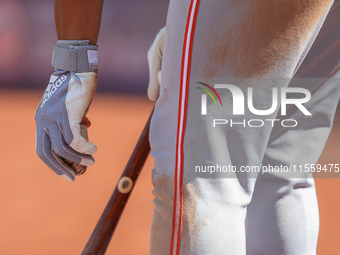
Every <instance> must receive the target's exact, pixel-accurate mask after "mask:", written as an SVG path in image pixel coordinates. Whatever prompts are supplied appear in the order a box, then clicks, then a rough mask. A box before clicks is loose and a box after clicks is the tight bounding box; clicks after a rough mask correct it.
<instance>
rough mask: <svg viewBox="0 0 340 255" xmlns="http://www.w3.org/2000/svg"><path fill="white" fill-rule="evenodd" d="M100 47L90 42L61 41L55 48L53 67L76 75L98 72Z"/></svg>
mask: <svg viewBox="0 0 340 255" xmlns="http://www.w3.org/2000/svg"><path fill="white" fill-rule="evenodd" d="M97 50H98V46H97V45H89V41H88V40H80V41H78V40H59V41H58V42H57V45H55V46H53V56H52V66H53V67H54V68H56V69H58V70H63V71H70V72H75V73H84V72H97V71H98V55H97Z"/></svg>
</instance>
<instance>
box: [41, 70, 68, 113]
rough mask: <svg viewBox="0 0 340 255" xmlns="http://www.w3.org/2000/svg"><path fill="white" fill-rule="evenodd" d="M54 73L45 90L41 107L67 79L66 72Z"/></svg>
mask: <svg viewBox="0 0 340 255" xmlns="http://www.w3.org/2000/svg"><path fill="white" fill-rule="evenodd" d="M58 77H59V76H55V75H52V76H51V78H50V82H49V83H48V86H47V88H46V90H45V93H44V96H43V99H42V100H41V104H40V108H42V107H43V106H44V105H45V103H46V102H47V101H48V99H50V97H51V96H52V95H53V94H54V93H55V92H56V91H57V89H58V88H59V87H60V86H61V85H62V84H63V83H64V81H66V80H67V76H66V75H65V74H64V75H62V76H60V78H59V79H58Z"/></svg>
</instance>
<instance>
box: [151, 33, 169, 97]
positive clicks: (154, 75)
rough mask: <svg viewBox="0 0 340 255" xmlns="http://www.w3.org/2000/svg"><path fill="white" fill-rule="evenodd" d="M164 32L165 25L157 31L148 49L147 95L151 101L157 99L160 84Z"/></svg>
mask: <svg viewBox="0 0 340 255" xmlns="http://www.w3.org/2000/svg"><path fill="white" fill-rule="evenodd" d="M164 34H165V27H164V28H162V29H161V30H160V31H159V32H158V34H157V35H156V38H155V40H154V41H153V43H152V45H151V48H150V49H149V51H148V63H149V71H150V77H149V86H148V97H149V99H150V100H152V101H156V100H157V98H158V95H159V89H160V84H161V67H162V57H163V46H164Z"/></svg>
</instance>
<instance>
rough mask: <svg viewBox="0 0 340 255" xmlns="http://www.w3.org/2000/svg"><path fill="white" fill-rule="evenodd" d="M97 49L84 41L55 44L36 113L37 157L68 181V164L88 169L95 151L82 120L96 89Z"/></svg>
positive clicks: (71, 171) (70, 171) (71, 176)
mask: <svg viewBox="0 0 340 255" xmlns="http://www.w3.org/2000/svg"><path fill="white" fill-rule="evenodd" d="M97 48H98V47H97V46H96V45H89V41H87V40H82V41H73V40H72V41H70V40H59V41H58V43H57V45H56V46H54V49H53V58H52V66H54V67H55V68H56V72H54V73H53V74H52V75H51V78H50V81H49V84H48V86H47V88H46V90H45V93H44V95H43V97H42V99H41V101H40V104H39V106H38V108H37V110H36V113H35V121H36V151H37V154H38V156H39V157H40V159H42V161H43V162H44V163H45V164H46V165H47V166H48V167H49V168H51V169H52V170H53V171H54V172H56V173H57V174H58V175H60V176H61V177H63V178H65V179H67V180H69V181H73V180H74V179H75V176H76V172H75V170H74V169H73V168H72V167H71V164H69V163H70V162H74V163H77V164H79V165H83V166H91V165H93V164H94V159H93V157H92V156H91V154H93V153H95V152H96V150H97V147H96V145H94V144H93V143H91V142H89V141H88V137H87V126H89V125H88V123H89V122H88V121H87V119H86V117H85V115H86V113H87V111H88V108H89V106H90V104H91V102H92V98H93V96H94V93H95V91H96V88H97V67H98V61H97ZM84 120H85V121H84ZM65 161H66V162H65ZM67 162H69V163H67Z"/></svg>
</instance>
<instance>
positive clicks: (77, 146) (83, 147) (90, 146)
mask: <svg viewBox="0 0 340 255" xmlns="http://www.w3.org/2000/svg"><path fill="white" fill-rule="evenodd" d="M70 147H71V148H72V149H74V150H75V151H78V152H79V153H83V154H89V155H91V154H93V153H95V152H96V151H97V146H96V145H95V144H94V143H92V142H90V141H89V139H88V135H87V127H86V125H85V124H79V125H78V126H77V127H76V128H75V129H74V132H73V140H72V143H71V144H70Z"/></svg>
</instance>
